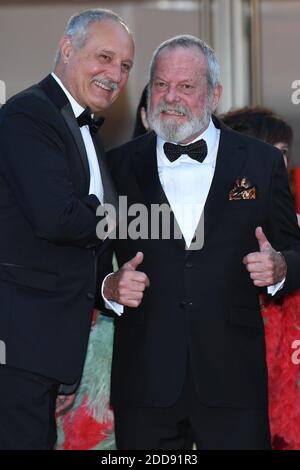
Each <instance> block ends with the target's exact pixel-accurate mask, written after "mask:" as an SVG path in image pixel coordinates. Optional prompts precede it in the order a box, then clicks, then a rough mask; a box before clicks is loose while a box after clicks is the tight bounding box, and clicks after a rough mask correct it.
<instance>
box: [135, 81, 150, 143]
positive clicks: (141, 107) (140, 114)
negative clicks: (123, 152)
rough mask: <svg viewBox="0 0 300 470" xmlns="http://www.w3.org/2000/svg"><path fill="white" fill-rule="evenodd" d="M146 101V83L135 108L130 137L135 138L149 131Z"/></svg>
mask: <svg viewBox="0 0 300 470" xmlns="http://www.w3.org/2000/svg"><path fill="white" fill-rule="evenodd" d="M147 103H148V85H146V86H145V88H144V89H143V91H142V94H141V98H140V102H139V104H138V107H137V110H136V118H135V125H134V131H133V134H132V138H133V139H135V138H136V137H139V136H140V135H143V134H146V133H147V132H148V131H149V124H148V120H147Z"/></svg>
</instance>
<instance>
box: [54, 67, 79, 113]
mask: <svg viewBox="0 0 300 470" xmlns="http://www.w3.org/2000/svg"><path fill="white" fill-rule="evenodd" d="M51 75H52V77H53V78H54V80H56V82H57V83H58V84H59V86H60V87H61V88H62V90H63V91H64V92H65V94H66V95H67V98H68V100H69V101H70V105H71V106H72V109H73V113H74V114H75V117H76V118H77V117H78V116H80V114H81V113H82V112H83V111H84V108H83V107H82V106H81V105H80V104H79V103H77V101H76V100H75V99H74V98H73V96H72V95H71V93H70V92H69V91H68V90H67V89H66V87H65V86H64V84H63V83H62V81H61V80H60V79H59V78H58V76H57V75H55V73H54V72H52V73H51Z"/></svg>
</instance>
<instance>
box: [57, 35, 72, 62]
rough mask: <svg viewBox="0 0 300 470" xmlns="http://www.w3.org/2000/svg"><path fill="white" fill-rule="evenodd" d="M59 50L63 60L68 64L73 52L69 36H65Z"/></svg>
mask: <svg viewBox="0 0 300 470" xmlns="http://www.w3.org/2000/svg"><path fill="white" fill-rule="evenodd" d="M59 50H60V54H61V59H62V61H63V63H64V64H67V63H68V61H69V58H70V56H71V54H72V51H73V46H72V43H71V39H70V38H69V37H68V36H64V37H63V38H62V39H61V41H60V43H59Z"/></svg>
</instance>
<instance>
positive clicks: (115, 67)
mask: <svg viewBox="0 0 300 470" xmlns="http://www.w3.org/2000/svg"><path fill="white" fill-rule="evenodd" d="M107 78H109V79H110V80H112V81H113V82H115V83H120V81H121V80H122V67H121V64H118V63H111V64H110V66H109V69H108V70H107Z"/></svg>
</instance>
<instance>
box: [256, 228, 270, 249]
mask: <svg viewBox="0 0 300 470" xmlns="http://www.w3.org/2000/svg"><path fill="white" fill-rule="evenodd" d="M255 236H256V239H257V241H258V244H259V251H266V250H269V249H270V248H272V246H271V244H270V242H269V241H268V239H267V237H266V236H265V234H264V232H263V229H262V228H261V227H256V230H255Z"/></svg>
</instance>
